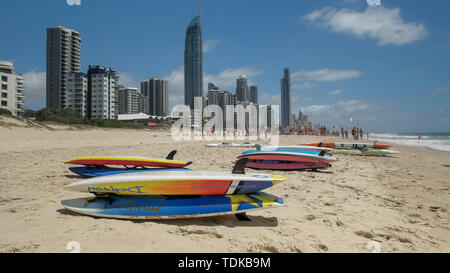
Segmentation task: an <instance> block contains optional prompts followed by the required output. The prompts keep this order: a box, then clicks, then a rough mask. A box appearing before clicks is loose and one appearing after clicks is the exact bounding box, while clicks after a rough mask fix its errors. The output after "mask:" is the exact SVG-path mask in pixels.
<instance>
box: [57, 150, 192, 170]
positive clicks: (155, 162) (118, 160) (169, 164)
mask: <svg viewBox="0 0 450 273" xmlns="http://www.w3.org/2000/svg"><path fill="white" fill-rule="evenodd" d="M176 152H177V151H172V152H170V153H169V155H168V156H167V158H166V159H162V158H150V157H138V156H87V157H79V158H75V159H72V160H69V161H67V162H65V163H66V164H78V165H85V166H104V165H122V166H145V167H159V168H183V167H185V166H187V165H190V164H191V163H192V162H185V161H176V160H173V156H174V155H175V153H176Z"/></svg>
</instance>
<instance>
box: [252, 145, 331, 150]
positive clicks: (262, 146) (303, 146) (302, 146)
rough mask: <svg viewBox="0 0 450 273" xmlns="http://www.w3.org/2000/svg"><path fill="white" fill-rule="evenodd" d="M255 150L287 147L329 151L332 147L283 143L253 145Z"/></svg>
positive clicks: (290, 148)
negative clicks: (277, 144) (276, 144)
mask: <svg viewBox="0 0 450 273" xmlns="http://www.w3.org/2000/svg"><path fill="white" fill-rule="evenodd" d="M255 147H256V149H257V150H261V149H289V150H306V151H318V152H320V151H326V152H331V151H333V150H334V149H331V148H325V147H314V146H307V145H284V146H281V145H280V146H272V145H256V146H255Z"/></svg>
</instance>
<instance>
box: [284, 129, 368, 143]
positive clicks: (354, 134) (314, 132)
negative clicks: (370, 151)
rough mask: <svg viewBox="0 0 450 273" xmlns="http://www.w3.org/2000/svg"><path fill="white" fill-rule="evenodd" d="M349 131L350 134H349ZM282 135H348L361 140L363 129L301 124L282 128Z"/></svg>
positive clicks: (347, 136)
mask: <svg viewBox="0 0 450 273" xmlns="http://www.w3.org/2000/svg"><path fill="white" fill-rule="evenodd" d="M349 131H350V132H351V135H350V134H349ZM282 134H283V135H295V134H297V135H314V136H335V137H341V138H342V139H349V138H350V136H351V138H352V139H353V140H363V136H364V134H363V129H362V128H357V127H353V128H351V130H349V128H345V129H344V127H342V128H341V130H336V129H333V130H330V129H329V128H327V127H325V126H318V127H316V128H314V127H313V126H302V127H300V128H298V129H297V130H296V131H295V130H294V129H292V128H286V129H284V130H282ZM366 137H367V139H369V134H368V133H367V134H366Z"/></svg>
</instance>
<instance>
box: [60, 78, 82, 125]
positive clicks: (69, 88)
mask: <svg viewBox="0 0 450 273" xmlns="http://www.w3.org/2000/svg"><path fill="white" fill-rule="evenodd" d="M87 93H88V79H87V75H86V74H84V73H82V72H70V73H69V74H67V77H66V95H65V97H64V106H65V108H71V109H73V110H75V111H77V112H78V113H80V115H81V116H82V117H83V118H84V117H87V105H88V103H87Z"/></svg>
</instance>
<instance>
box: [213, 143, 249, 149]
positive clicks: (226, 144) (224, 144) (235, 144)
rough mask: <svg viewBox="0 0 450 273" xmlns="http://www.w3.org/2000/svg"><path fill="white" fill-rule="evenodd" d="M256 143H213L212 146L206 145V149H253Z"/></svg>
mask: <svg viewBox="0 0 450 273" xmlns="http://www.w3.org/2000/svg"><path fill="white" fill-rule="evenodd" d="M257 144H258V143H250V142H243V143H233V142H222V143H213V144H206V146H207V147H236V148H242V147H255V145H257Z"/></svg>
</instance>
